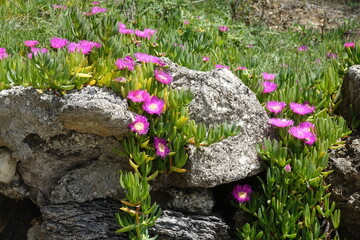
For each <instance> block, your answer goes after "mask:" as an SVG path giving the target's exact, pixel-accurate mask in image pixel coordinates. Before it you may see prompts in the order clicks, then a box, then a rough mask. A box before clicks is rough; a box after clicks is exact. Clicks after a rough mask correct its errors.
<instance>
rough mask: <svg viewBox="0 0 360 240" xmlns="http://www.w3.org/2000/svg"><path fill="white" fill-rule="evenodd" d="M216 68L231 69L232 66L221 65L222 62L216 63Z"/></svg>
mask: <svg viewBox="0 0 360 240" xmlns="http://www.w3.org/2000/svg"><path fill="white" fill-rule="evenodd" d="M215 68H226V69H227V70H230V67H229V66H226V65H220V64H216V65H215Z"/></svg>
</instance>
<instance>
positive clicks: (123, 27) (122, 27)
mask: <svg viewBox="0 0 360 240" xmlns="http://www.w3.org/2000/svg"><path fill="white" fill-rule="evenodd" d="M118 25H119V33H121V34H133V33H134V30H132V29H127V28H126V25H125V24H123V23H121V22H119V23H118Z"/></svg>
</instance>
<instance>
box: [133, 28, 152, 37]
mask: <svg viewBox="0 0 360 240" xmlns="http://www.w3.org/2000/svg"><path fill="white" fill-rule="evenodd" d="M155 33H156V30H154V29H150V28H147V29H144V31H140V30H135V35H136V36H138V37H140V38H146V39H150V37H151V36H152V35H154V34H155Z"/></svg>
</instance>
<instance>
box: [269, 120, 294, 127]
mask: <svg viewBox="0 0 360 240" xmlns="http://www.w3.org/2000/svg"><path fill="white" fill-rule="evenodd" d="M268 123H269V124H271V125H273V126H276V127H288V126H292V125H294V121H293V120H288V119H283V118H270V119H269V121H268Z"/></svg>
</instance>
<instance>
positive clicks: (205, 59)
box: [202, 56, 210, 62]
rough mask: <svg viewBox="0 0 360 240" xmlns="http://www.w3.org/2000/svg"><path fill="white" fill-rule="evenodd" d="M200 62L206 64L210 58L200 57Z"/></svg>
mask: <svg viewBox="0 0 360 240" xmlns="http://www.w3.org/2000/svg"><path fill="white" fill-rule="evenodd" d="M202 60H203V62H207V61H209V60H210V58H208V57H205V56H204V57H202Z"/></svg>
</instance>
